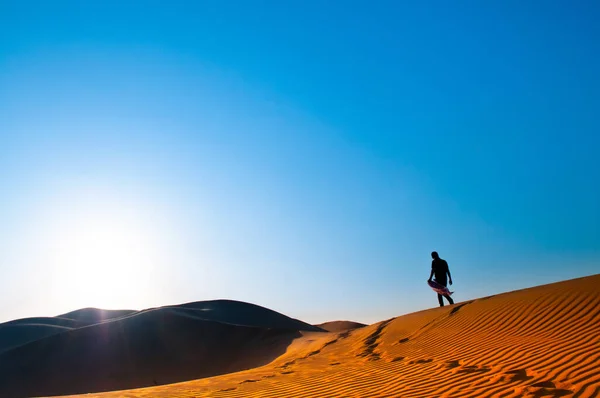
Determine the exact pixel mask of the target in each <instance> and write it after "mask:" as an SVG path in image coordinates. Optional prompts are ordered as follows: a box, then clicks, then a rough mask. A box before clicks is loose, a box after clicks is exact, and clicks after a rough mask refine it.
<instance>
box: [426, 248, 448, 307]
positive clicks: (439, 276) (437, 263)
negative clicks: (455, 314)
mask: <svg viewBox="0 0 600 398" xmlns="http://www.w3.org/2000/svg"><path fill="white" fill-rule="evenodd" d="M431 258H433V261H432V262H431V274H430V275H429V280H431V278H432V277H433V276H434V275H435V281H436V282H437V283H439V284H440V285H442V286H448V281H447V279H446V275H448V277H449V278H450V284H451V285H452V275H450V268H448V263H447V262H446V260H443V259H441V258H440V256H439V255H438V254H437V252H431ZM437 296H438V301H439V302H440V307H443V306H444V299H443V298H442V297H446V300H448V302H449V303H450V304H454V301H453V300H452V298H451V297H450V296H449V295H447V294H444V295H443V296H442V295H441V294H439V293H438V295H437Z"/></svg>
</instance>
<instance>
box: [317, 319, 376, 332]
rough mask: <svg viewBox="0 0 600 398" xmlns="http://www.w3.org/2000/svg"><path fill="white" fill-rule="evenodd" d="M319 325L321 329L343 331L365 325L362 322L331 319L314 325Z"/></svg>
mask: <svg viewBox="0 0 600 398" xmlns="http://www.w3.org/2000/svg"><path fill="white" fill-rule="evenodd" d="M315 326H318V327H320V328H321V329H325V330H327V331H328V332H345V331H346V330H353V329H359V328H362V327H365V326H367V325H365V324H364V323H359V322H353V321H331V322H325V323H320V324H318V325H315Z"/></svg>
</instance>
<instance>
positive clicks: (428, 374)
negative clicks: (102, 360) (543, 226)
mask: <svg viewBox="0 0 600 398" xmlns="http://www.w3.org/2000/svg"><path fill="white" fill-rule="evenodd" d="M598 325H600V275H594V276H589V277H585V278H580V279H574V280H569V281H565V282H559V283H554V284H549V285H544V286H539V287H535V288H529V289H524V290H520V291H515V292H510V293H504V294H499V295H496V296H491V297H485V298H481V299H477V300H473V301H468V302H462V303H458V304H456V305H454V306H447V307H444V308H434V309H430V310H425V311H420V312H417V313H413V314H408V315H404V316H401V317H398V318H394V319H389V320H385V321H383V322H379V323H377V324H374V325H370V326H367V327H364V328H360V329H356V330H352V331H345V332H340V333H314V332H304V333H303V337H301V338H298V339H296V340H294V342H293V343H292V344H291V345H290V346H289V347H288V349H287V350H286V352H285V353H284V354H283V355H281V356H279V357H278V358H277V359H275V360H274V361H272V362H271V363H270V364H268V365H266V366H262V367H259V368H256V369H251V370H246V371H242V372H237V373H232V374H227V375H222V376H217V377H210V378H206V379H200V380H195V381H189V382H185V383H179V384H173V385H165V386H160V387H152V388H145V389H138V390H130V391H127V392H113V393H106V394H92V395H88V396H87V397H104V398H108V397H122V396H127V397H131V398H133V397H140V398H142V397H173V396H178V397H251V396H261V397H299V398H303V397H306V398H309V397H342V396H351V397H473V398H479V397H576V398H591V397H598V396H599V395H600V370H598V369H599V368H598V364H599V362H600V328H599V327H598Z"/></svg>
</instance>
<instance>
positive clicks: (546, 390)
mask: <svg viewBox="0 0 600 398" xmlns="http://www.w3.org/2000/svg"><path fill="white" fill-rule="evenodd" d="M515 392H516V393H518V394H523V395H527V396H533V397H551V398H559V397H564V396H567V395H571V394H573V391H572V390H568V389H566V388H558V387H557V385H556V384H555V383H553V382H551V381H541V382H537V383H533V384H530V385H528V386H524V387H516V388H515Z"/></svg>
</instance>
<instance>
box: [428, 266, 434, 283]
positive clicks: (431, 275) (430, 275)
mask: <svg viewBox="0 0 600 398" xmlns="http://www.w3.org/2000/svg"><path fill="white" fill-rule="evenodd" d="M431 278H433V267H431V274H429V279H427V280H428V281H431Z"/></svg>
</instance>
